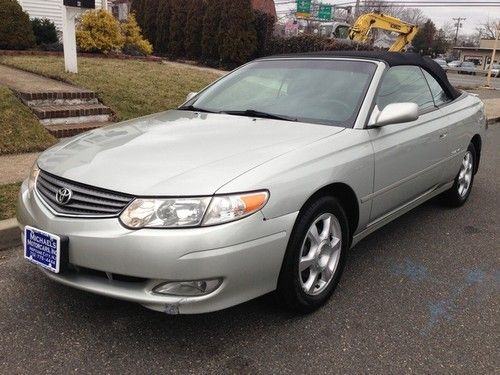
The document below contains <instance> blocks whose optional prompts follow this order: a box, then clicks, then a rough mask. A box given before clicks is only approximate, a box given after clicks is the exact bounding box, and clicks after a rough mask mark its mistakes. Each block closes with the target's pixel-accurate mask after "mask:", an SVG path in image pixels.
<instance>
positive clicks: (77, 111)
mask: <svg viewBox="0 0 500 375" xmlns="http://www.w3.org/2000/svg"><path fill="white" fill-rule="evenodd" d="M31 110H32V111H33V112H34V113H35V115H36V116H37V117H38V118H39V119H41V120H44V119H51V118H64V117H80V116H95V115H111V109H110V108H109V107H106V106H105V105H102V104H79V105H67V106H59V105H50V106H33V107H31Z"/></svg>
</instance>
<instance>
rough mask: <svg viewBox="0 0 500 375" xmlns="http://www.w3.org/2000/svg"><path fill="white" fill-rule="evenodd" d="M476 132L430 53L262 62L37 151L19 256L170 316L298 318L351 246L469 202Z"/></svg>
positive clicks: (323, 291)
mask: <svg viewBox="0 0 500 375" xmlns="http://www.w3.org/2000/svg"><path fill="white" fill-rule="evenodd" d="M485 130H486V117H485V114H484V105H483V103H482V102H481V100H480V99H479V98H478V97H476V96H474V95H470V94H468V93H466V92H462V91H458V90H456V89H455V88H454V87H453V86H452V85H451V84H450V83H449V81H448V79H447V78H446V74H444V72H443V70H442V69H441V68H439V66H438V65H437V64H436V63H435V62H434V61H432V60H431V59H429V58H422V57H420V56H419V55H416V54H408V55H405V54H399V53H388V52H361V51H354V52H348V51H344V52H337V53H322V54H318V53H315V54H301V55H289V56H278V57H266V58H262V59H259V60H256V61H253V62H250V63H248V64H245V65H243V66H242V67H240V68H238V69H236V70H234V71H233V72H231V73H229V74H227V75H226V76H224V77H223V78H221V79H220V80H218V81H216V82H215V83H213V84H212V85H210V86H208V87H207V88H205V89H204V90H203V91H201V92H200V93H192V95H190V97H189V99H188V100H187V101H186V102H185V103H184V104H183V105H182V106H180V107H179V108H178V109H176V110H171V111H167V112H163V113H158V114H153V115H149V116H145V117H142V118H139V119H135V120H129V121H126V122H123V123H121V124H114V125H111V126H108V127H104V128H100V129H96V130H92V131H89V132H87V133H84V134H82V135H79V136H77V137H73V138H70V139H68V140H66V141H64V142H61V143H59V144H57V145H55V146H54V147H52V148H51V149H49V150H47V151H45V152H43V153H42V154H41V155H40V157H39V158H38V160H37V162H36V163H35V165H34V166H33V168H32V171H31V173H30V177H29V178H28V179H27V180H26V181H25V182H24V183H23V184H22V186H21V191H20V195H19V204H18V211H17V215H18V222H19V225H20V226H21V228H22V233H23V242H24V256H25V258H26V259H27V260H28V261H30V262H32V263H34V264H36V265H37V266H38V268H40V269H41V270H43V272H44V273H45V275H46V276H48V277H49V278H51V279H52V280H55V281H57V282H59V283H62V284H65V285H68V286H71V287H74V288H79V289H82V290H85V291H88V292H93V293H97V294H102V295H104V296H108V297H115V298H118V299H123V300H127V301H132V302H136V303H140V304H142V305H144V306H145V307H147V308H150V309H153V310H157V311H161V312H164V313H168V314H183V313H184V314H190V313H203V312H209V311H214V310H220V309H223V308H226V307H229V306H233V305H236V304H238V303H242V302H245V301H247V300H250V299H252V298H255V297H258V296H261V295H263V294H266V293H269V292H272V291H276V294H277V297H279V299H281V301H282V302H283V303H284V304H285V305H286V306H288V307H289V308H290V309H293V310H295V311H300V312H310V311H313V310H314V309H317V308H319V307H320V306H322V305H323V304H324V303H325V302H327V301H328V298H329V297H330V295H331V294H332V293H333V291H334V290H335V288H336V287H337V284H338V283H339V280H340V277H341V274H342V270H343V269H344V265H345V263H346V260H347V253H348V251H349V248H351V247H352V246H354V245H355V244H356V243H357V242H359V241H360V240H361V239H362V238H364V237H366V236H367V235H369V234H370V233H372V232H374V231H375V230H377V229H378V228H381V227H382V226H383V225H385V224H387V223H389V222H391V221H392V220H394V219H396V218H397V217H399V216H401V215H403V214H404V213H406V212H408V211H409V210H411V209H412V208H414V207H416V206H418V205H419V204H421V203H423V202H425V201H427V200H428V199H430V198H432V197H434V196H437V195H441V199H442V200H443V201H445V202H447V204H449V205H451V206H455V207H458V206H461V205H463V204H464V203H465V202H466V201H467V199H468V197H469V195H470V193H471V191H472V186H473V182H474V175H475V173H476V172H477V170H478V167H479V160H480V155H481V144H482V139H484V135H485ZM442 215H443V213H442V212H439V215H437V216H436V221H437V220H438V218H439V216H442ZM453 217H456V218H457V221H460V218H462V219H463V218H466V217H467V210H461V211H458V212H455V213H454V214H453ZM407 221H408V218H407ZM413 224H414V225H419V223H418V222H415V223H413ZM436 225H438V223H436ZM457 225H458V224H457ZM387 240H388V241H389V242H390V238H388V239H387ZM441 240H446V235H445V233H443V239H441ZM432 241H439V239H432ZM424 245H425V244H424ZM388 246H391V244H388ZM23 272H24V273H25V271H24V270H23ZM360 274H361V273H360V272H358V275H357V276H360ZM21 276H23V277H28V278H29V276H26V275H21ZM361 276H363V275H361ZM30 280H31V279H30ZM369 282H371V280H369V279H366V280H364V281H362V282H361V284H363V283H369ZM381 287H382V288H383V285H382V286H381ZM51 291H53V290H45V291H44V296H45V295H47V294H48V293H49V292H51ZM402 292H403V290H402ZM417 297H418V296H417ZM31 298H36V291H35V292H34V294H33V296H32V297H31ZM418 298H419V297H418ZM341 300H342V298H339V299H337V301H336V303H338V302H339V301H341ZM92 308H94V307H92ZM333 318H335V317H333ZM379 318H380V317H379Z"/></svg>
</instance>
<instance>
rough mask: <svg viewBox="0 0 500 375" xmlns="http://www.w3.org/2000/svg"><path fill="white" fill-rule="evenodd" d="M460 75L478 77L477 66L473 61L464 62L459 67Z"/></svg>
mask: <svg viewBox="0 0 500 375" xmlns="http://www.w3.org/2000/svg"><path fill="white" fill-rule="evenodd" d="M458 74H470V75H476V65H474V63H473V62H472V61H463V62H462V63H461V64H460V65H459V66H458Z"/></svg>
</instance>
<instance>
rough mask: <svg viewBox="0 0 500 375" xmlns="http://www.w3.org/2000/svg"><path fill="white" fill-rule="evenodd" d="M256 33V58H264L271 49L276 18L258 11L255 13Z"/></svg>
mask: <svg viewBox="0 0 500 375" xmlns="http://www.w3.org/2000/svg"><path fill="white" fill-rule="evenodd" d="M254 13H255V31H256V33H257V50H256V51H255V52H256V53H255V57H259V56H262V55H263V54H264V53H265V51H267V50H268V49H269V43H270V41H271V39H272V37H273V31H274V24H275V23H276V19H275V18H274V16H272V15H270V14H268V13H265V12H261V11H259V10H256V11H255V12H254Z"/></svg>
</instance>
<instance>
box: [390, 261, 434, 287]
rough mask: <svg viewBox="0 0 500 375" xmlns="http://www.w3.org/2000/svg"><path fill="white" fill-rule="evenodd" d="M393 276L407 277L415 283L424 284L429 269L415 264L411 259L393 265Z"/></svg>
mask: <svg viewBox="0 0 500 375" xmlns="http://www.w3.org/2000/svg"><path fill="white" fill-rule="evenodd" d="M390 272H391V274H392V275H394V276H397V277H406V278H408V279H410V280H411V281H414V282H422V281H424V280H425V279H426V278H427V273H428V272H427V267H426V266H424V265H422V264H418V263H416V262H414V261H413V260H412V259H411V258H406V259H404V261H403V262H401V263H398V264H393V265H392V266H391V270H390Z"/></svg>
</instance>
